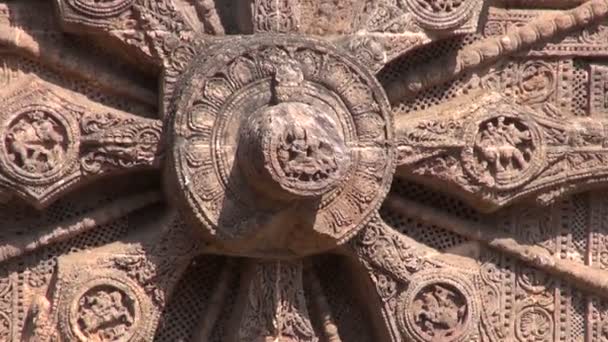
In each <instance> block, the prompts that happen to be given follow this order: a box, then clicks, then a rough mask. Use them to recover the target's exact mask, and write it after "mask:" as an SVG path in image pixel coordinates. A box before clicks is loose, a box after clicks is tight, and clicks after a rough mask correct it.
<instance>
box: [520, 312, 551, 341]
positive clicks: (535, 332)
mask: <svg viewBox="0 0 608 342" xmlns="http://www.w3.org/2000/svg"><path fill="white" fill-rule="evenodd" d="M516 324H517V325H516V333H517V336H518V338H519V340H520V341H522V342H544V341H549V340H550V339H551V337H552V336H553V335H552V333H553V320H552V318H551V314H550V313H549V312H547V311H546V310H545V309H543V308H540V307H529V308H526V309H524V310H523V311H522V312H521V313H520V314H519V316H518V317H517V323H516Z"/></svg>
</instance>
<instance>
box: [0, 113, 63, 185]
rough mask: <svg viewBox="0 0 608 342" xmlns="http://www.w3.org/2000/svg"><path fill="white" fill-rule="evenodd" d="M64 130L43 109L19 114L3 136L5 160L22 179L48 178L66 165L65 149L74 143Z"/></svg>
mask: <svg viewBox="0 0 608 342" xmlns="http://www.w3.org/2000/svg"><path fill="white" fill-rule="evenodd" d="M68 129H69V126H68V125H66V124H65V123H64V122H61V119H60V116H58V115H57V114H53V113H51V112H50V111H48V110H45V109H30V110H26V111H25V112H23V113H19V114H17V115H16V116H15V117H14V118H13V119H12V120H11V122H10V123H9V125H8V129H7V131H6V132H4V139H5V148H4V150H5V151H6V152H5V153H6V155H5V158H6V159H8V162H9V165H11V166H12V167H13V170H15V171H17V172H22V175H23V176H25V177H31V178H33V179H36V178H42V179H44V178H46V177H49V176H48V175H52V174H53V173H54V172H57V171H58V169H60V168H61V167H62V166H63V165H65V164H67V160H66V159H67V158H66V154H67V152H68V146H69V145H70V144H72V141H74V139H73V138H72V136H71V135H72V134H70V135H68V132H69V131H68ZM70 133H71V132H70Z"/></svg>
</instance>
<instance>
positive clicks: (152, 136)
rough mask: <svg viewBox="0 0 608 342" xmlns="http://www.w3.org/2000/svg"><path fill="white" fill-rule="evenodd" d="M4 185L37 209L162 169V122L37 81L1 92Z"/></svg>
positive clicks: (0, 153) (9, 193) (27, 80)
mask: <svg viewBox="0 0 608 342" xmlns="http://www.w3.org/2000/svg"><path fill="white" fill-rule="evenodd" d="M0 98H1V100H0V101H1V103H2V107H3V112H2V115H1V116H0V120H1V123H0V125H1V127H2V128H1V129H0V136H1V137H2V142H1V144H0V165H1V169H0V182H1V183H2V185H3V190H2V192H3V193H4V195H6V196H9V197H10V196H12V195H16V196H19V197H21V198H23V199H25V200H26V201H28V202H30V203H32V204H33V205H35V206H37V207H46V206H48V205H49V204H50V203H52V202H53V201H54V200H56V199H57V198H58V197H59V196H61V195H63V194H64V193H66V192H68V191H70V190H72V189H74V188H76V187H78V186H82V185H83V184H85V183H88V182H90V181H91V180H93V179H95V178H97V177H99V176H101V175H112V174H116V173H124V172H130V171H134V170H137V169H153V168H157V167H158V164H159V161H160V157H161V150H160V138H161V130H162V126H161V123H160V122H159V121H156V120H151V119H144V118H141V117H137V116H134V115H131V114H127V113H124V112H120V111H117V110H115V109H111V108H108V107H104V106H100V105H97V104H95V103H93V102H90V101H88V100H86V99H85V98H83V97H82V96H81V95H78V94H75V93H73V92H70V91H67V90H64V89H61V88H59V87H57V86H54V85H52V84H50V83H47V82H44V81H42V80H36V79H34V78H29V77H27V78H25V79H23V80H22V81H20V82H17V83H15V84H13V85H11V86H10V87H7V88H4V89H2V90H1V91H0Z"/></svg>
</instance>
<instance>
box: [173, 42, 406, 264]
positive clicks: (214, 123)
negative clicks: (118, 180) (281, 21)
mask: <svg viewBox="0 0 608 342" xmlns="http://www.w3.org/2000/svg"><path fill="white" fill-rule="evenodd" d="M198 60H199V61H198V62H194V63H193V65H191V67H190V69H189V71H188V72H187V73H186V75H185V77H184V80H183V82H182V84H181V88H180V89H179V92H178V93H179V94H180V95H179V96H178V97H177V98H176V99H175V105H174V108H175V110H174V112H173V113H172V114H171V119H170V121H171V122H170V125H169V126H170V128H169V129H170V130H172V133H171V134H172V136H171V138H170V140H171V141H170V142H169V145H168V149H169V150H170V154H171V157H170V163H169V166H168V169H167V172H166V175H167V181H168V182H169V185H170V186H175V185H177V186H175V187H174V189H180V190H179V193H178V194H176V196H175V197H176V198H175V200H176V204H177V205H178V206H179V207H180V208H181V209H182V211H183V212H184V213H185V216H186V217H187V218H188V219H189V221H190V222H191V223H193V224H194V225H196V226H198V227H200V228H201V230H202V231H203V232H205V233H206V236H207V237H208V238H210V239H211V240H212V241H216V242H220V243H221V245H222V246H223V248H227V249H229V250H230V251H231V252H233V253H236V254H244V255H250V254H251V253H250V252H247V251H245V249H248V250H255V251H256V252H257V253H266V252H268V251H270V250H272V254H273V255H277V254H280V255H285V254H287V255H289V254H296V255H301V254H310V253H315V252H318V251H319V250H325V249H328V248H332V247H335V245H336V244H340V243H343V242H344V241H346V240H347V239H349V238H350V237H352V236H353V235H354V234H355V233H356V232H357V231H358V230H359V229H360V228H361V227H362V226H363V225H364V224H365V223H366V222H367V219H368V217H369V215H370V214H371V213H373V212H374V211H375V210H377V209H378V207H379V205H380V204H381V202H382V200H383V198H384V196H385V195H386V193H387V191H388V188H389V186H390V183H391V180H392V174H393V171H394V168H395V150H394V144H393V123H392V118H391V114H390V110H389V104H388V101H387V99H386V96H385V94H384V92H383V89H382V87H381V86H380V85H379V84H378V82H377V81H376V79H375V78H374V76H373V75H372V74H371V73H370V72H369V71H368V70H367V69H366V68H365V67H363V66H361V65H359V64H358V63H357V62H356V61H354V60H353V59H351V58H350V57H348V56H346V55H345V54H344V52H342V51H340V50H338V49H336V48H335V47H333V46H332V45H330V44H328V43H326V42H323V41H320V40H316V39H305V38H293V37H286V36H265V37H261V38H254V39H251V40H248V41H236V42H235V43H234V44H232V45H231V46H230V47H217V48H216V49H215V50H213V51H212V52H210V54H209V56H205V57H204V58H200V59H198ZM262 240H264V242H261V241H262Z"/></svg>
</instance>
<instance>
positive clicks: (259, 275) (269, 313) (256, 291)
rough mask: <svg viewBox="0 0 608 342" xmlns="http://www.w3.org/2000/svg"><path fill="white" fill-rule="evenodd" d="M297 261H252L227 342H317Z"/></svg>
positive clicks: (301, 268)
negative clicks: (232, 331)
mask: <svg viewBox="0 0 608 342" xmlns="http://www.w3.org/2000/svg"><path fill="white" fill-rule="evenodd" d="M302 272H303V265H302V263H301V262H297V261H253V262H251V264H250V265H249V267H248V270H247V271H246V275H245V277H244V282H243V287H242V289H241V291H242V293H241V296H240V297H241V301H240V303H238V304H237V310H236V311H235V315H236V318H235V322H237V323H236V325H237V326H235V327H234V332H235V334H234V336H232V338H231V339H229V340H230V341H268V342H270V341H294V342H295V341H317V340H318V336H316V332H315V331H314V330H313V327H312V324H311V321H310V318H309V315H308V309H307V307H306V300H305V298H304V287H303V283H302Z"/></svg>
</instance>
